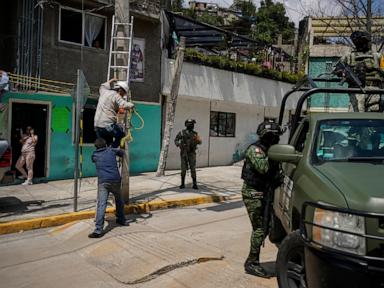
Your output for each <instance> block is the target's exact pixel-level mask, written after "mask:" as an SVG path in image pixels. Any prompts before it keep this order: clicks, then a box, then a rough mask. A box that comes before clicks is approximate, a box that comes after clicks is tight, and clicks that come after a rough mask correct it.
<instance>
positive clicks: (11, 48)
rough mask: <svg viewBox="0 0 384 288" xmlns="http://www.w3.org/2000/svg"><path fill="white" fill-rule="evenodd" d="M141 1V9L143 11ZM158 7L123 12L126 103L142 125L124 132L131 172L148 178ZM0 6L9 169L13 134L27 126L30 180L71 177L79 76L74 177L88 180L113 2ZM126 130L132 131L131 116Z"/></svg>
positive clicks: (156, 90)
mask: <svg viewBox="0 0 384 288" xmlns="http://www.w3.org/2000/svg"><path fill="white" fill-rule="evenodd" d="M145 2H148V3H149V4H148V3H147V4H148V5H147V6H145V4H146V3H145ZM166 2H167V1H160V0H159V1H141V3H140V5H139V6H135V5H131V7H130V8H131V9H130V12H131V15H132V16H134V31H133V33H134V40H133V44H134V45H133V46H134V48H135V47H136V49H137V50H138V53H136V54H137V61H136V62H135V64H136V66H135V67H133V69H132V70H133V71H134V72H133V73H132V77H131V78H132V82H131V90H132V98H133V101H134V102H135V104H136V108H137V110H138V112H139V113H140V114H141V116H142V117H143V118H144V119H145V127H144V128H143V129H142V130H140V132H139V131H136V130H134V131H133V132H132V133H133V137H134V141H133V142H132V143H131V146H130V157H131V171H132V173H139V172H143V171H153V170H154V169H156V167H157V161H158V156H159V151H160V133H161V105H160V94H161V76H160V75H161V73H160V71H161V35H160V33H161V18H160V17H161V8H162V7H163V6H162V5H166V4H167V3H166ZM3 4H4V5H2V7H3V8H4V9H2V14H3V12H5V11H7V13H6V15H4V17H0V19H1V20H0V21H1V24H2V25H1V30H0V37H1V38H0V45H1V47H2V53H1V54H0V55H1V56H0V57H1V58H0V69H1V70H4V71H7V72H10V73H14V75H12V78H11V79H13V83H11V87H12V91H11V92H8V93H6V94H5V95H4V96H3V97H2V98H1V102H2V107H3V108H2V109H1V111H0V137H2V138H7V139H9V140H10V141H11V144H12V147H13V163H16V160H17V158H18V156H19V154H20V148H21V147H20V145H19V144H18V143H19V142H18V140H19V139H20V132H21V131H22V130H24V129H25V127H26V126H29V125H30V126H33V127H34V128H35V131H36V134H37V135H38V136H39V143H38V145H37V147H36V149H37V152H36V153H37V155H36V158H37V159H36V162H35V170H36V177H38V178H45V179H64V178H71V177H73V168H74V101H73V97H74V92H73V91H74V90H73V88H74V84H75V83H76V77H77V70H78V69H80V70H82V71H83V73H84V75H85V78H86V81H87V83H88V85H89V87H90V91H91V94H90V95H89V97H88V100H87V102H86V103H85V106H84V111H83V121H84V124H83V125H84V135H83V136H84V144H83V145H82V149H81V150H82V154H83V159H84V161H83V165H82V170H83V176H94V175H95V168H94V165H93V163H91V160H90V155H91V153H92V151H93V150H94V147H93V142H94V140H95V137H96V135H95V133H94V127H93V117H94V113H95V109H96V105H97V97H98V87H99V86H100V84H101V83H103V82H105V81H106V80H107V79H106V78H107V67H108V54H109V47H110V39H111V35H110V33H111V25H112V16H113V15H114V13H115V3H114V1H110V0H92V1H90V0H86V1H80V0H73V1H72V0H69V1H53V2H47V1H34V0H24V1H21V0H19V1H6V3H3ZM143 5H144V6H145V7H144V6H143ZM28 11H29V12H28ZM4 14H5V13H4ZM4 27H7V29H5V28H4ZM24 76H27V77H25V78H23V77H24ZM16 81H17V83H16ZM47 81H54V82H47ZM41 83H46V84H45V86H43V85H41ZM56 85H58V86H61V85H64V86H65V87H66V89H58V88H57V89H56V87H57V86H56ZM53 87H54V88H55V89H53ZM47 88H51V89H47ZM56 90H58V91H56ZM46 91H49V92H46ZM133 124H134V125H135V124H136V126H138V120H137V119H136V118H135V117H134V118H133Z"/></svg>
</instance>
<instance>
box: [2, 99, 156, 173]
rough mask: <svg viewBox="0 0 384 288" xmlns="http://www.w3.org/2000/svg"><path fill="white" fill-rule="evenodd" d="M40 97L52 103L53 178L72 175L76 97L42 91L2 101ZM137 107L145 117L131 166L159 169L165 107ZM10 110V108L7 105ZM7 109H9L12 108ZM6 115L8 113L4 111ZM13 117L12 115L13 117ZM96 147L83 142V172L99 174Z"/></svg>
mask: <svg viewBox="0 0 384 288" xmlns="http://www.w3.org/2000/svg"><path fill="white" fill-rule="evenodd" d="M10 98H12V99H25V100H38V101H44V102H47V104H48V103H50V104H51V114H50V118H51V126H50V127H49V128H50V131H51V138H50V155H49V176H48V178H47V179H49V180H57V179H68V178H72V177H73V167H74V145H73V140H72V139H73V133H72V131H73V129H72V128H73V127H72V103H73V102H72V97H70V96H58V95H51V94H39V93H31V94H29V93H15V92H9V93H7V94H5V96H4V97H3V99H2V102H3V103H5V104H7V103H9V99H10ZM136 109H137V111H138V112H139V113H140V114H141V116H142V117H143V118H144V121H145V126H144V128H143V129H142V130H138V131H135V130H133V132H132V135H133V138H134V140H133V142H132V143H131V144H130V170H131V173H132V174H135V173H140V172H148V171H155V170H156V168H157V162H158V158H159V153H160V141H161V139H160V129H161V107H160V105H150V104H141V103H136ZM7 110H8V109H7ZM7 110H6V111H5V112H4V113H8V111H7ZM3 116H5V115H3ZM6 118H7V117H0V125H1V127H6V125H7V123H5V122H6V121H8V120H7V119H6ZM9 120H10V119H9ZM132 121H133V124H134V126H139V121H138V118H137V117H136V115H134V117H133V120H132ZM93 151H94V147H93V145H91V144H88V145H84V146H83V159H84V161H83V176H84V177H90V176H95V166H94V164H93V163H92V162H91V155H92V152H93Z"/></svg>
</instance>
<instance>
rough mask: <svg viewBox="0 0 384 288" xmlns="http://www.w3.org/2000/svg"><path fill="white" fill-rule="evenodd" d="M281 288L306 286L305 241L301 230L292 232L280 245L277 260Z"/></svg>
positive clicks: (277, 272)
mask: <svg viewBox="0 0 384 288" xmlns="http://www.w3.org/2000/svg"><path fill="white" fill-rule="evenodd" d="M276 274H277V282H278V284H279V288H306V287H307V283H306V280H305V265H304V242H303V239H302V238H301V235H300V231H299V230H296V231H293V232H292V233H290V234H289V235H288V236H287V237H285V239H284V240H283V242H281V245H280V247H279V252H278V253H277V260H276Z"/></svg>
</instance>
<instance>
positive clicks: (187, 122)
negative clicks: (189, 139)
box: [184, 119, 196, 126]
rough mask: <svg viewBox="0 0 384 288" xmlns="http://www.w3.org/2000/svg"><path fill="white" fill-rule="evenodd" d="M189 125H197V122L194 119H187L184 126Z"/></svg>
mask: <svg viewBox="0 0 384 288" xmlns="http://www.w3.org/2000/svg"><path fill="white" fill-rule="evenodd" d="M188 124H192V125H195V124H196V121H195V120H194V119H187V120H185V122H184V125H185V126H187V125H188Z"/></svg>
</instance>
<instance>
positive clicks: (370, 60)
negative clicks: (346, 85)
mask: <svg viewBox="0 0 384 288" xmlns="http://www.w3.org/2000/svg"><path fill="white" fill-rule="evenodd" d="M378 57H379V55H378V54H376V53H372V52H366V53H362V52H357V51H354V52H352V53H351V54H350V56H349V65H350V66H351V67H352V69H353V70H354V72H355V74H356V76H357V77H359V79H360V80H361V82H362V83H363V84H365V83H366V84H367V85H368V86H370V85H372V86H376V85H377V83H379V82H383V80H384V79H383V75H384V71H382V72H380V71H381V69H380V59H379V58H378ZM362 74H364V75H362Z"/></svg>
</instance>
